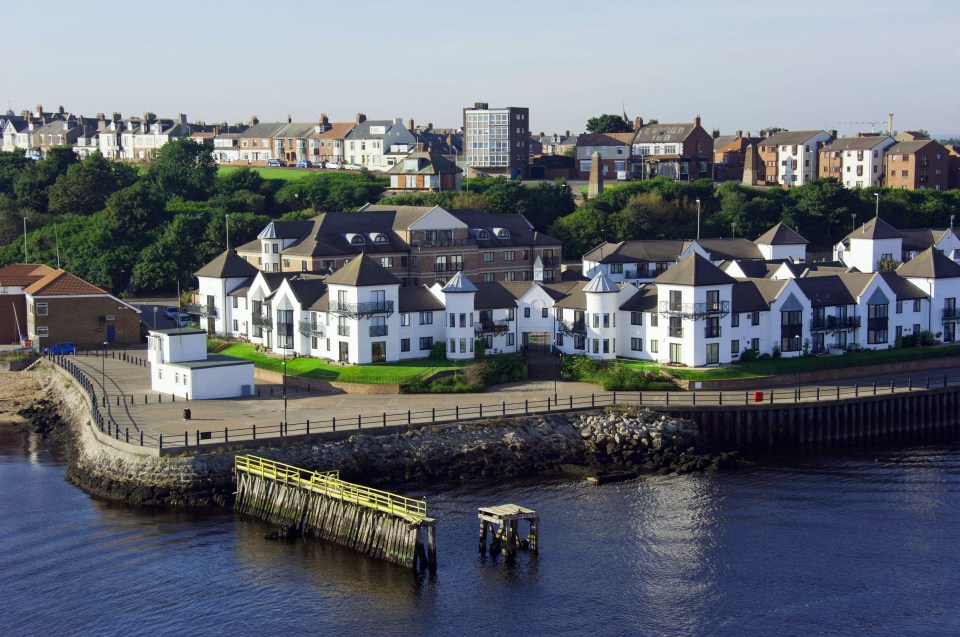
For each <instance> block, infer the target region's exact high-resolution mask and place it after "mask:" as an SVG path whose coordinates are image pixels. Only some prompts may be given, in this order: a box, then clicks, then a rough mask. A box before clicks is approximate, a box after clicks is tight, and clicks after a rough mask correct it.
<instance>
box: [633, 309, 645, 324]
mask: <svg viewBox="0 0 960 637" xmlns="http://www.w3.org/2000/svg"><path fill="white" fill-rule="evenodd" d="M630 325H643V312H630Z"/></svg>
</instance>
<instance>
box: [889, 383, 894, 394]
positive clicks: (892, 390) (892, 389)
mask: <svg viewBox="0 0 960 637" xmlns="http://www.w3.org/2000/svg"><path fill="white" fill-rule="evenodd" d="M894 382H895V381H892V380H891V381H890V393H891V394H892V393H893V392H894V387H895V385H894Z"/></svg>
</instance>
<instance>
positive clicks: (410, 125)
mask: <svg viewBox="0 0 960 637" xmlns="http://www.w3.org/2000/svg"><path fill="white" fill-rule="evenodd" d="M407 130H408V131H410V132H411V133H412V132H414V131H415V130H417V129H416V128H414V127H413V118H412V117H411V118H410V119H408V120H407Z"/></svg>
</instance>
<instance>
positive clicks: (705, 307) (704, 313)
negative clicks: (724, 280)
mask: <svg viewBox="0 0 960 637" xmlns="http://www.w3.org/2000/svg"><path fill="white" fill-rule="evenodd" d="M729 313H730V302H729V301H718V302H716V303H671V302H670V301H660V314H663V315H665V316H680V317H682V318H688V319H692V320H694V321H696V320H698V319H702V318H706V317H708V316H726V315H727V314H729Z"/></svg>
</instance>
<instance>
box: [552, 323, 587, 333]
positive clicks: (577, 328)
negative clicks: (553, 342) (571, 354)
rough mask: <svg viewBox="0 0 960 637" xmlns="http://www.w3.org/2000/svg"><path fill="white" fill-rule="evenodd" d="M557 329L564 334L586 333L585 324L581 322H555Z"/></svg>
mask: <svg viewBox="0 0 960 637" xmlns="http://www.w3.org/2000/svg"><path fill="white" fill-rule="evenodd" d="M557 329H558V330H559V331H561V332H564V333H565V334H580V335H584V334H586V333H587V324H586V323H584V322H583V321H557Z"/></svg>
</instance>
